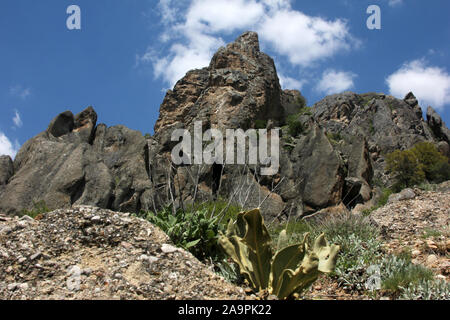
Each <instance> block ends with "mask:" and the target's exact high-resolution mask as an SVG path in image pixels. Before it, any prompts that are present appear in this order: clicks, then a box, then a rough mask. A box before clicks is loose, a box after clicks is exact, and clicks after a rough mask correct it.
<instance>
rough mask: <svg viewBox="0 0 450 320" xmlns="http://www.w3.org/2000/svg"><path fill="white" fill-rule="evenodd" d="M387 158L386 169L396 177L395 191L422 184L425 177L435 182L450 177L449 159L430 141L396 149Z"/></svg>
mask: <svg viewBox="0 0 450 320" xmlns="http://www.w3.org/2000/svg"><path fill="white" fill-rule="evenodd" d="M386 160H387V167H386V170H387V171H389V172H391V173H392V174H393V175H394V177H395V179H396V184H395V191H399V190H400V189H402V188H406V187H411V186H414V185H417V184H421V183H422V182H424V181H425V179H427V180H428V181H431V182H434V183H440V182H443V181H446V180H449V179H450V164H449V162H448V159H447V158H446V157H445V156H444V155H442V154H441V153H440V152H439V150H438V149H437V148H436V146H435V145H434V144H432V143H430V142H420V143H418V144H416V145H415V146H414V147H413V148H411V149H409V150H405V151H400V150H397V151H394V152H393V153H391V154H389V155H387V157H386Z"/></svg>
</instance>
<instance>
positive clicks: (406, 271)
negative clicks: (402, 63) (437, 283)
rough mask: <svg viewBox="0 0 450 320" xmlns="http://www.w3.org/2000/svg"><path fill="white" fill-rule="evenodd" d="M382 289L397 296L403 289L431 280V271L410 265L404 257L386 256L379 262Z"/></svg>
mask: <svg viewBox="0 0 450 320" xmlns="http://www.w3.org/2000/svg"><path fill="white" fill-rule="evenodd" d="M381 270H382V288H383V289H384V290H386V291H388V292H389V293H391V294H393V295H396V296H398V295H399V294H401V293H402V291H403V290H404V288H407V287H409V286H414V285H417V284H419V283H420V282H421V281H430V280H433V271H431V270H429V269H427V268H426V267H424V266H421V265H415V264H413V263H411V259H410V258H409V257H405V256H403V257H402V256H392V255H390V256H387V257H385V258H384V259H383V261H382V262H381Z"/></svg>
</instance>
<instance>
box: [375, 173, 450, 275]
mask: <svg viewBox="0 0 450 320" xmlns="http://www.w3.org/2000/svg"><path fill="white" fill-rule="evenodd" d="M413 192H414V194H415V196H414V197H413V198H412V199H406V200H403V201H393V202H391V203H388V204H387V205H386V206H385V207H383V208H380V209H378V210H376V211H375V212H373V213H372V219H373V220H374V221H375V222H376V223H377V224H378V225H379V226H381V228H382V232H383V238H384V239H383V240H384V241H385V248H386V250H387V251H388V252H390V253H399V252H409V253H411V255H412V257H413V263H417V264H419V263H420V264H423V265H425V266H427V267H429V268H430V269H433V270H434V271H435V272H436V274H437V275H438V277H439V278H443V279H446V280H447V281H448V280H450V181H447V182H446V183H443V184H441V185H440V186H438V188H437V190H436V191H422V190H420V189H414V190H413Z"/></svg>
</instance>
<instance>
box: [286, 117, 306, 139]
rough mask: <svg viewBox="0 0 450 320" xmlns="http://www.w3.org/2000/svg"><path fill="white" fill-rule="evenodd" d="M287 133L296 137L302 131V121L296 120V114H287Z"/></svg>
mask: <svg viewBox="0 0 450 320" xmlns="http://www.w3.org/2000/svg"><path fill="white" fill-rule="evenodd" d="M287 126H288V133H289V135H291V136H292V137H296V136H298V135H299V134H301V133H302V132H303V131H304V128H303V125H302V123H301V122H300V121H299V120H298V115H292V116H289V117H288V119H287Z"/></svg>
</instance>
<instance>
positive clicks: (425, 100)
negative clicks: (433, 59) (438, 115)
mask: <svg viewBox="0 0 450 320" xmlns="http://www.w3.org/2000/svg"><path fill="white" fill-rule="evenodd" d="M386 83H387V85H388V86H389V91H390V94H391V95H393V96H395V97H397V98H401V99H403V98H404V97H405V95H406V94H407V93H408V92H410V91H412V92H413V93H414V95H415V96H416V97H417V99H419V102H420V104H421V105H422V106H423V107H425V106H426V105H431V106H433V107H435V108H436V109H443V108H444V106H445V105H447V104H450V75H449V74H448V72H447V71H446V70H445V69H443V68H439V67H435V66H429V65H428V64H427V62H426V61H425V60H423V59H421V60H414V61H411V62H407V63H405V64H404V65H403V66H402V67H401V68H400V69H399V70H397V71H396V72H394V73H393V74H391V75H390V76H389V77H388V78H387V79H386Z"/></svg>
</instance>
